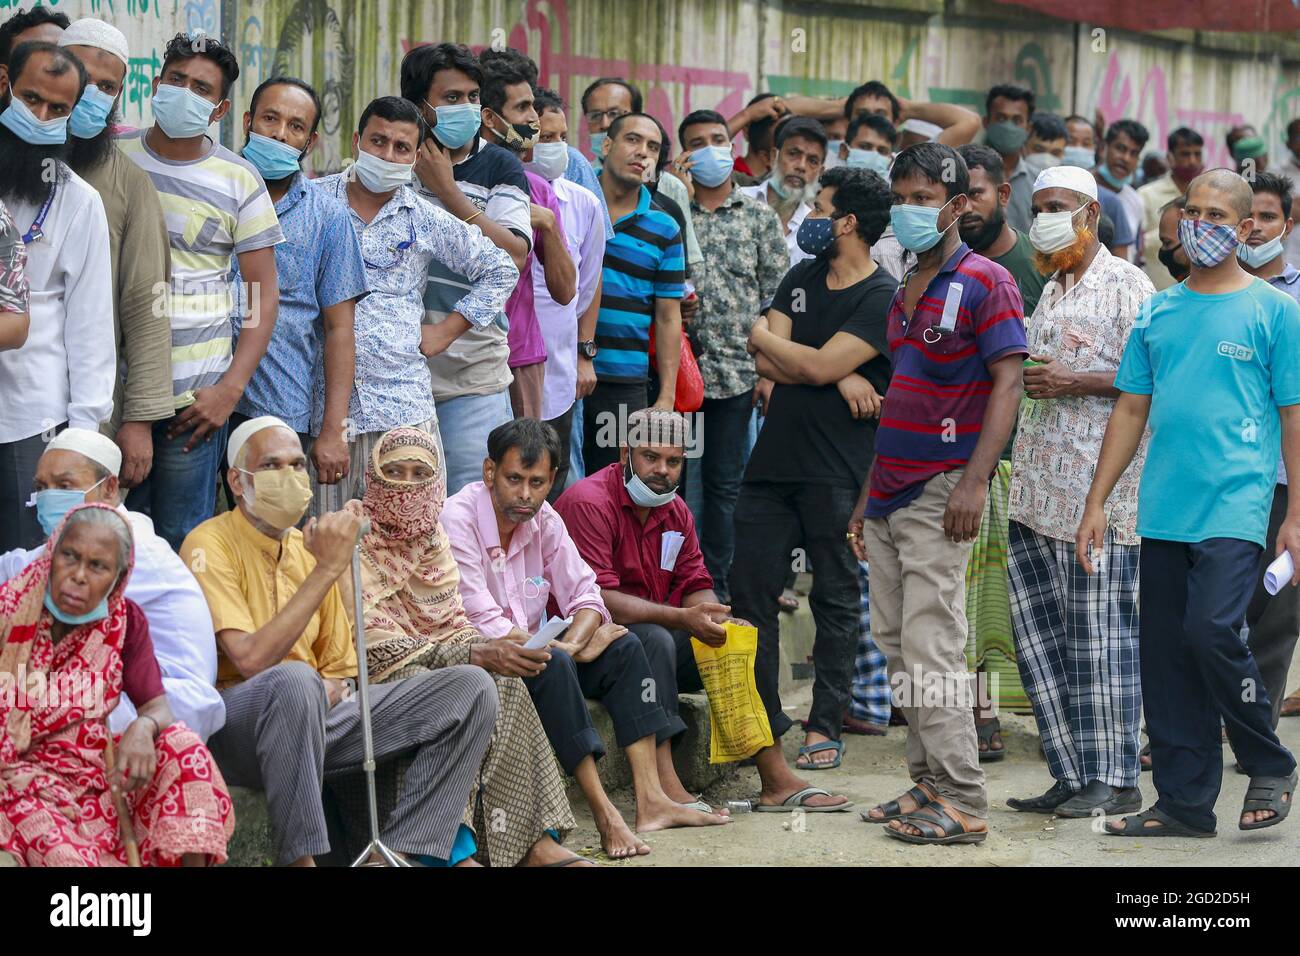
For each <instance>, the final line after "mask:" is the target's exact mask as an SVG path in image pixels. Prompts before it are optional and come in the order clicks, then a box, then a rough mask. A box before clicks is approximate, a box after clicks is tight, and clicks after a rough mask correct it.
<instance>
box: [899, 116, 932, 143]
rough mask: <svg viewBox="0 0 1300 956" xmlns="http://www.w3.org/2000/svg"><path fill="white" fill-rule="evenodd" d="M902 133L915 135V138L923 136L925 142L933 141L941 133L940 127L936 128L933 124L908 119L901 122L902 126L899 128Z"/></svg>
mask: <svg viewBox="0 0 1300 956" xmlns="http://www.w3.org/2000/svg"><path fill="white" fill-rule="evenodd" d="M899 131H900V132H903V133H915V134H916V135H917V136H924V137H925V138H926V139H927V140H935V139H937V138H938V137H939V134H940V133H942V132H943V127H942V126H936V125H935V124H934V123H927V122H926V121H925V120H919V119H908V120H903V125H902V126H901V127H900V128H899Z"/></svg>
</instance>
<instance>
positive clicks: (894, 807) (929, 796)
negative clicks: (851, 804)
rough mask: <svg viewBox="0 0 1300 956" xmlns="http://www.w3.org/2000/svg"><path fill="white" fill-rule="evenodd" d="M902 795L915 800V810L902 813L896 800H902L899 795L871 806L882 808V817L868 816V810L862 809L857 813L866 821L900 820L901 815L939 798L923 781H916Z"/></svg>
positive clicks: (914, 811)
mask: <svg viewBox="0 0 1300 956" xmlns="http://www.w3.org/2000/svg"><path fill="white" fill-rule="evenodd" d="M903 796H904V797H911V798H912V799H913V800H915V801H916V810H908V811H907V813H904V812H903V808H902V807H901V806H899V804H898V800H902V799H903V797H899V798H898V800H890V801H889V802H888V803H879V804H876V806H874V807H872V808H871V809H872V810H884V811H885V815H884V816H883V817H873V816H870V812H871V811H870V810H863V811H861V812H860V813H859V814H858V816H860V817H861V818H862V819H863V821H865V822H866V823H888V822H889V821H890V820H901V819H902V818H903V817H905V816H907V814H908V813H916V811H917V810H920V809H921V808H922V807H925V806H928V805H929V804H931V803H933V802H934V801H935V800H937V799H939V794H937V793H931V792H930V789H929V787H927V786H926V785H925V784H923V783H918V784H917V785H916V786H915V787H913V788H912V789H911V790H909V791H907V793H905V794H903Z"/></svg>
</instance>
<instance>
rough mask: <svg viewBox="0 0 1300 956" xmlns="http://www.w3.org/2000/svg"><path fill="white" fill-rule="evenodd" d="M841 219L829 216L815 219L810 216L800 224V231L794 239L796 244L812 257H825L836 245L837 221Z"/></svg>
mask: <svg viewBox="0 0 1300 956" xmlns="http://www.w3.org/2000/svg"><path fill="white" fill-rule="evenodd" d="M839 218H840V217H839V216H827V217H825V218H822V219H814V218H812V217H811V216H809V217H808V218H806V219H804V221H803V222H801V223H799V231H798V232H797V233H795V237H794V238H795V242H797V243H798V244H799V248H800V249H802V250H803V251H804V252H806V253H808V255H810V256H821V255H825V254H826V253H827V252H829V251H830V248H831V246H833V245H834V244H835V220H836V219H839Z"/></svg>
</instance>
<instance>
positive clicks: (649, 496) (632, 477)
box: [623, 462, 677, 508]
mask: <svg viewBox="0 0 1300 956" xmlns="http://www.w3.org/2000/svg"><path fill="white" fill-rule="evenodd" d="M623 476H624V477H623V485H624V487H626V488H627V494H628V497H629V498H631V499H632V503H633V504H635V505H636V506H637V507H638V508H658V507H659V506H660V505H666V504H668V502H670V501H672V500H673V499H674V498H676V497H677V489H676V488H673V489H672V490H671V491H665V492H663V493H662V494H660V493H658V492H656V491H652V490H651V489H650V486H649V485H647V484H646V483H645V482H644V481H642V480H641V478H640V477H639V476H638V475H637V473H636V472H635V471H633V470H632V465H631V463H630V462H628V463H625V464H624V465H623Z"/></svg>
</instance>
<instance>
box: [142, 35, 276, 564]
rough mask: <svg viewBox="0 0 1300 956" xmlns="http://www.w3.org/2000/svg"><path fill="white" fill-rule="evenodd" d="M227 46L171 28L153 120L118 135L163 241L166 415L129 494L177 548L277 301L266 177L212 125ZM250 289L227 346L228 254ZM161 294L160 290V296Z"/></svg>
mask: <svg viewBox="0 0 1300 956" xmlns="http://www.w3.org/2000/svg"><path fill="white" fill-rule="evenodd" d="M238 78H239V64H238V62H237V61H236V60H235V55H234V54H233V53H232V52H231V51H230V49H229V47H227V46H225V45H224V44H223V43H221V42H220V40H218V39H217V38H216V37H210V36H207V35H205V34H202V33H198V34H194V35H190V34H185V33H178V34H177V35H176V36H175V37H173V38H172V40H171V41H170V42H169V43H168V44H167V49H166V51H165V52H164V54H163V63H162V69H161V71H160V73H159V75H158V76H156V77H154V81H153V100H152V109H153V117H154V124H153V125H152V126H150V127H148V128H147V129H142V130H136V131H135V132H133V133H127V134H125V135H124V136H122V137H120V138H119V139H118V141H117V142H118V145H119V146H120V147H121V149H122V151H123V152H124V153H126V154H127V156H129V157H130V158H131V159H132V160H134V161H135V163H136V164H137V165H138V166H140V168H141V169H143V170H144V171H145V172H146V173H148V174H149V178H150V179H152V180H153V184H154V186H155V187H156V188H157V190H158V197H159V199H160V200H161V201H162V207H163V212H164V213H165V214H166V215H167V216H168V222H169V232H170V241H171V283H170V289H168V290H162V288H161V287H159V288H158V289H155V293H157V292H161V291H166V292H167V296H166V307H167V314H168V317H169V319H170V321H171V332H172V343H171V377H172V405H173V408H174V414H173V415H172V416H171V417H170V418H165V419H163V420H161V421H159V422H156V423H155V424H154V426H153V451H154V460H153V468H152V470H151V471H150V473H149V475H148V477H147V478H146V479H145V480H144V481H143V482H141V483H140V484H139V485H137V486H136V487H135V488H133V489H132V490H131V493H130V496H129V497H128V499H127V504H128V505H129V506H130V507H131V508H132V509H134V510H138V511H143V512H145V513H146V514H148V515H150V516H151V517H152V518H153V520H154V524H155V525H156V526H157V528H158V533H159V534H160V535H162V536H163V537H164V538H166V539H167V540H168V541H169V542H171V545H172V547H173V548H179V547H180V544H181V542H182V541H183V540H184V538H185V535H187V534H188V533H189V532H190V529H191V528H193V527H194V526H195V525H197V524H198V523H199V522H201V521H203V520H205V519H206V518H207V517H208V516H209V515H211V514H212V507H213V502H214V501H215V499H216V485H217V478H218V473H219V471H220V467H219V466H220V464H221V449H222V447H223V446H224V445H225V435H226V433H227V423H228V419H229V418H230V414H231V412H233V411H234V410H235V405H236V403H238V401H239V399H240V396H242V395H243V393H244V389H245V388H246V387H247V386H248V382H249V379H251V378H252V377H253V372H254V371H255V370H256V368H257V365H258V363H259V362H260V361H261V360H262V356H263V355H264V354H265V353H266V347H267V343H268V342H270V340H271V333H272V331H273V330H274V328H275V317H276V313H277V311H278V308H279V285H278V282H277V278H276V271H275V250H274V247H275V245H276V244H277V243H280V242H283V241H284V234H283V233H282V232H281V231H280V224H279V222H278V221H277V220H276V217H275V207H274V206H273V205H272V202H271V198H270V196H269V195H268V194H267V192H266V186H265V185H264V183H263V181H262V177H261V176H260V175H259V174H258V172H257V170H256V169H255V168H254V167H253V165H252V164H251V163H249V162H248V160H246V159H244V158H243V157H241V156H237V155H236V154H235V153H233V152H231V151H230V150H228V149H226V147H224V146H222V145H221V144H220V143H218V142H217V141H216V138H215V137H213V136H210V135H209V134H208V128H209V127H210V126H211V125H212V124H213V123H217V122H220V121H221V119H222V118H223V117H225V115H226V114H227V113H228V112H229V111H230V99H229V96H230V90H231V88H232V87H233V86H234V83H235V80H236V79H238ZM232 256H234V257H237V258H238V260H239V273H240V277H241V278H242V280H243V281H244V282H245V283H247V284H248V286H249V287H250V288H251V289H253V290H254V294H252V295H250V296H249V297H248V299H247V300H246V301H247V302H248V305H249V308H248V313H249V314H248V315H246V316H244V317H243V325H244V329H245V332H244V334H243V335H241V336H240V338H239V346H238V348H234V347H233V342H234V335H233V331H232V327H231V323H230V312H231V308H232V306H233V299H234V295H233V291H234V290H233V288H232V286H233V282H232V280H231V278H230V262H231V257H232ZM159 298H161V297H159Z"/></svg>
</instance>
